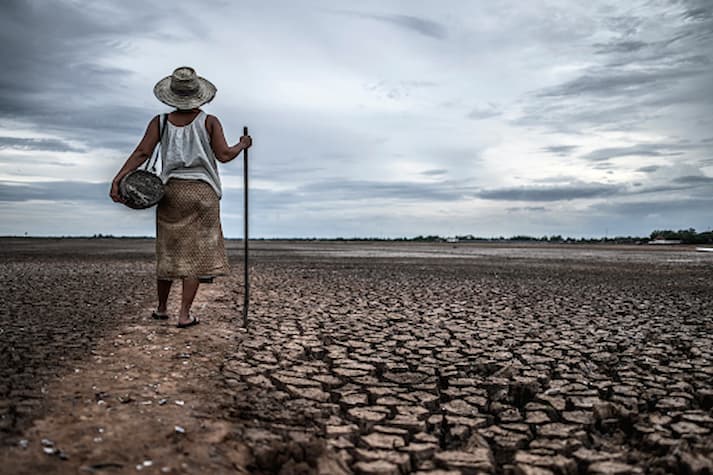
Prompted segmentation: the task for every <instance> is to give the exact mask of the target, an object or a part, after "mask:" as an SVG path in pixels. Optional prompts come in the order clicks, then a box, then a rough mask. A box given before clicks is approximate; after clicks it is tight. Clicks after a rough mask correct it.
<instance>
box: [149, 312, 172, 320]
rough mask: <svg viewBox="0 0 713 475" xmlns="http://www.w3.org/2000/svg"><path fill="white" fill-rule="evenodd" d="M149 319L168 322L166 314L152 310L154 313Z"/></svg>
mask: <svg viewBox="0 0 713 475" xmlns="http://www.w3.org/2000/svg"><path fill="white" fill-rule="evenodd" d="M151 317H152V318H153V319H154V320H168V314H167V313H166V311H165V310H164V311H163V312H159V311H158V310H154V311H153V312H152V313H151Z"/></svg>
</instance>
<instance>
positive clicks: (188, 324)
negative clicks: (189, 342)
mask: <svg viewBox="0 0 713 475" xmlns="http://www.w3.org/2000/svg"><path fill="white" fill-rule="evenodd" d="M199 323H200V320H198V319H197V318H196V317H190V318H189V319H188V320H186V321H181V320H180V319H179V320H178V323H177V324H176V326H177V327H178V328H188V327H192V326H193V325H198V324H199Z"/></svg>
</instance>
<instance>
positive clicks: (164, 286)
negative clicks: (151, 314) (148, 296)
mask: <svg viewBox="0 0 713 475" xmlns="http://www.w3.org/2000/svg"><path fill="white" fill-rule="evenodd" d="M172 283H173V281H172V280H164V279H158V280H156V290H157V293H158V308H157V309H156V312H157V313H158V314H160V315H165V314H166V310H167V308H166V305H167V303H168V294H170V293H171V284H172Z"/></svg>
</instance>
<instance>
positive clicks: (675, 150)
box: [581, 144, 687, 162]
mask: <svg viewBox="0 0 713 475" xmlns="http://www.w3.org/2000/svg"><path fill="white" fill-rule="evenodd" d="M685 148H687V147H686V146H685V145H678V146H677V145H670V144H637V145H631V146H628V147H608V148H600V149H597V150H594V151H592V152H589V153H587V154H585V155H582V156H581V158H583V159H584V160H588V161H591V162H601V161H605V160H609V159H612V158H619V157H674V156H679V155H683V154H684V150H683V149H685Z"/></svg>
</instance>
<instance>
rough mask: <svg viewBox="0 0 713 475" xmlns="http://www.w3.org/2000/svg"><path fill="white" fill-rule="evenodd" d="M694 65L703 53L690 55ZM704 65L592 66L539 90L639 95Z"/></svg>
mask: <svg viewBox="0 0 713 475" xmlns="http://www.w3.org/2000/svg"><path fill="white" fill-rule="evenodd" d="M689 59H690V60H691V61H693V60H694V59H695V61H694V62H695V63H698V65H704V64H707V63H704V61H703V57H700V56H697V57H695V58H694V57H690V58H689ZM705 72H707V68H703V67H689V68H688V69H684V68H680V65H673V66H672V67H661V68H653V69H650V70H648V71H627V70H619V71H617V70H613V69H612V68H611V67H608V68H602V69H592V70H590V71H589V72H588V73H586V74H585V75H583V76H580V77H578V78H576V79H573V80H571V81H568V82H566V83H564V84H560V85H559V86H555V87H552V88H550V89H546V90H544V91H542V92H540V93H539V95H540V96H543V97H548V96H551V97H562V96H580V95H583V94H586V95H594V96H603V97H611V96H612V95H623V94H626V95H629V96H630V95H641V94H648V93H651V92H655V91H657V90H660V89H661V88H662V87H663V86H664V85H666V84H669V83H671V82H675V81H676V80H679V79H685V78H690V77H692V76H698V75H701V74H703V73H705Z"/></svg>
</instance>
